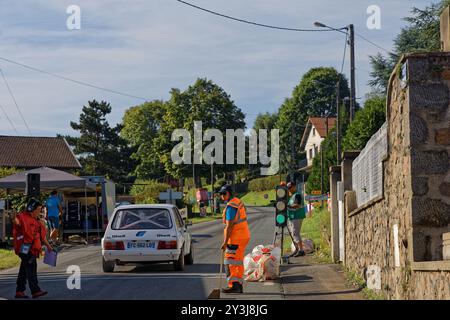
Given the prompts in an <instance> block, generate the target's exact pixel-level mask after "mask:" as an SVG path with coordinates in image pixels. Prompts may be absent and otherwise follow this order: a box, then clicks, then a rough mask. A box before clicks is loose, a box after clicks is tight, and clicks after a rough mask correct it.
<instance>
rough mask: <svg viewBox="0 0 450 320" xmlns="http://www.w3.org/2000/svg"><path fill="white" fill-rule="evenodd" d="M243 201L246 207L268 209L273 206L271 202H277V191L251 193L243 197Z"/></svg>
mask: <svg viewBox="0 0 450 320" xmlns="http://www.w3.org/2000/svg"><path fill="white" fill-rule="evenodd" d="M266 195H267V199H266V198H265V196H266ZM241 200H242V201H243V202H244V203H245V205H246V206H255V207H268V206H271V205H272V204H271V203H270V200H275V190H267V191H251V192H248V193H246V194H245V195H243V196H242V197H241Z"/></svg>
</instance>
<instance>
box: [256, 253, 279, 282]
mask: <svg viewBox="0 0 450 320" xmlns="http://www.w3.org/2000/svg"><path fill="white" fill-rule="evenodd" d="M260 265H262V266H263V270H264V272H263V277H261V279H260V281H266V280H275V279H278V278H279V276H278V275H279V269H280V264H279V260H277V259H276V258H275V256H273V255H270V256H266V255H264V257H263V258H262V259H261V262H260Z"/></svg>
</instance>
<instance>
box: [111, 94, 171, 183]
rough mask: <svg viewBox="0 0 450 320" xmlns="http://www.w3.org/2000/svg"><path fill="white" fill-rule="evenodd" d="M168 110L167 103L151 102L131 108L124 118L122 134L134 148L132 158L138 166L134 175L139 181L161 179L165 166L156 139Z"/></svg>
mask: <svg viewBox="0 0 450 320" xmlns="http://www.w3.org/2000/svg"><path fill="white" fill-rule="evenodd" d="M166 109H167V102H164V101H159V100H155V101H151V102H146V103H144V104H142V105H138V106H135V107H131V108H129V109H128V110H126V111H125V114H124V116H123V120H122V125H123V128H122V130H121V132H120V134H121V136H122V137H124V138H125V139H126V140H127V141H128V142H129V143H130V144H131V145H132V146H133V147H134V152H133V155H132V158H133V159H134V160H136V162H137V165H136V168H135V170H134V174H135V175H136V176H137V178H139V179H155V178H159V176H160V175H161V173H162V172H164V166H163V164H162V163H161V162H160V159H159V157H157V156H155V154H156V147H155V143H156V141H155V140H156V138H157V137H158V135H159V134H160V133H161V123H162V121H163V116H164V114H165V112H166Z"/></svg>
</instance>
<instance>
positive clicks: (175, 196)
mask: <svg viewBox="0 0 450 320" xmlns="http://www.w3.org/2000/svg"><path fill="white" fill-rule="evenodd" d="M179 199H183V192H177V191H173V190H172V189H167V191H166V192H161V193H160V194H159V200H166V203H171V204H175V201H176V200H179Z"/></svg>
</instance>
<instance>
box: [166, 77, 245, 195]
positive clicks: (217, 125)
mask: <svg viewBox="0 0 450 320" xmlns="http://www.w3.org/2000/svg"><path fill="white" fill-rule="evenodd" d="M244 119H245V115H244V113H243V112H242V111H241V109H240V108H238V107H237V106H236V105H235V103H234V101H233V100H231V97H230V95H228V94H227V93H226V92H225V90H224V89H223V88H221V87H220V86H218V85H217V84H215V83H214V82H212V81H211V80H208V79H203V78H201V79H197V80H196V82H195V83H194V84H193V85H191V86H189V87H188V88H187V89H186V90H185V91H181V90H179V89H172V91H171V98H170V100H169V102H168V108H167V112H166V113H165V114H164V116H163V123H164V125H163V126H162V130H161V135H160V136H159V137H158V139H157V147H158V150H159V151H158V153H159V155H160V160H161V162H162V163H163V164H164V168H165V170H166V172H167V173H168V174H170V175H171V176H173V177H177V178H180V177H189V176H192V165H175V164H174V163H173V162H172V159H171V150H172V149H173V147H174V146H175V145H176V144H178V142H172V141H171V135H172V132H173V131H174V130H175V129H186V130H188V131H189V132H190V133H191V137H192V139H193V129H194V122H195V121H202V126H203V131H205V130H206V129H218V130H220V131H221V132H222V134H223V135H224V143H225V132H226V129H245V121H244ZM208 143H209V142H208ZM206 144H207V143H204V145H206ZM192 146H193V144H192ZM192 154H193V152H192ZM224 155H225V152H224ZM214 167H215V172H216V173H221V172H222V173H224V172H231V171H233V170H235V169H236V168H237V166H227V165H221V166H214ZM209 169H210V168H209V166H206V165H195V175H196V179H195V180H196V182H195V183H196V186H200V185H201V181H200V177H201V176H208V175H209V172H210V170H209Z"/></svg>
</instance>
